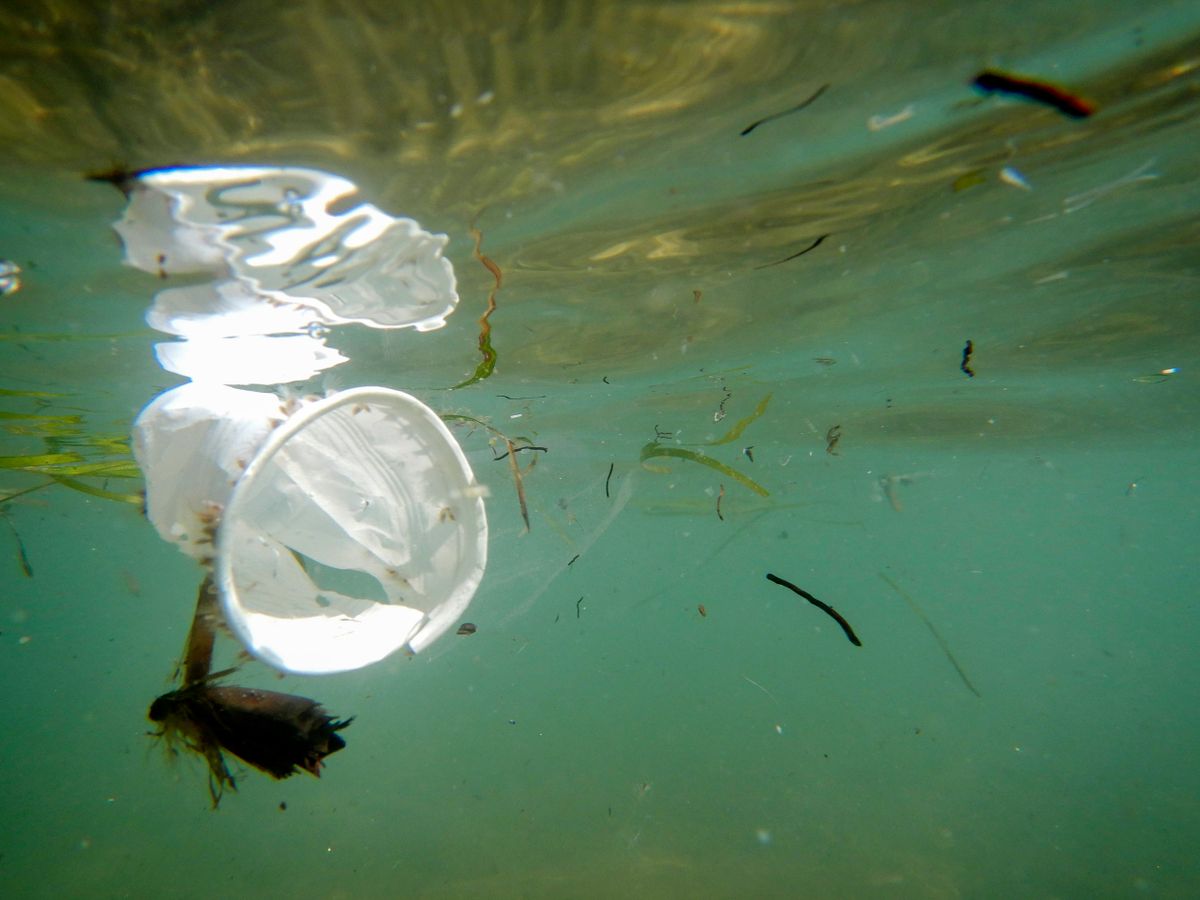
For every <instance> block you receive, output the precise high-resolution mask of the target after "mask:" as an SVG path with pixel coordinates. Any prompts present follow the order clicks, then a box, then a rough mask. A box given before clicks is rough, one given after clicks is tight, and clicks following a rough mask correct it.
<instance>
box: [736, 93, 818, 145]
mask: <svg viewBox="0 0 1200 900" xmlns="http://www.w3.org/2000/svg"><path fill="white" fill-rule="evenodd" d="M827 90H829V85H828V84H823V85H821V86H820V87H819V88H817V89H816V90H815V91H814V92H813V93H812V94H811V95H810V96H809V98H808V99H807V100H804V101H802V102H800V103H797V104H796V105H795V106H793V107H790V108H789V109H785V110H784V111H783V112H777V113H772V114H771V115H769V116H764V117H763V118H761V119H759V120H758V121H757V122H751V123H750V124H749V125H747V126H746V127H745V128H743V129H742V130H741V132H740V133H741V136H742V137H745V136H746V135H748V134H749V133H750V132H752V131H753V130H754V129H755V128H757V127H758V126H759V125H764V124H766V123H767V122H773V121H775V120H776V119H780V118H782V117H783V116H790V115H791V114H792V113H794V112H800V110H802V109H804V108H805V107H806V106H808V105H809V104H811V103H813V102H815V101H816V99H817V98H818V97H820V96H821V95H822V94H823V93H825V92H826V91H827Z"/></svg>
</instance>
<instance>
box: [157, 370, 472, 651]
mask: <svg viewBox="0 0 1200 900" xmlns="http://www.w3.org/2000/svg"><path fill="white" fill-rule="evenodd" d="M293 406H295V407H297V408H295V409H293V410H292V411H291V412H290V415H289V414H287V411H285V410H282V409H281V408H280V404H279V399H278V398H277V397H275V396H274V395H271V394H266V393H259V392H255V391H246V390H238V389H235V388H230V387H227V386H224V385H211V384H209V385H206V384H200V383H193V384H188V385H183V386H182V387H180V388H177V389H175V390H173V391H169V392H167V393H166V394H163V395H161V396H159V397H158V398H156V399H155V401H154V402H153V403H151V404H150V406H148V407H147V408H146V409H145V410H144V411H143V412H142V414H141V415H140V416H139V417H138V420H137V422H136V424H135V453H136V455H137V458H138V461H139V463H141V465H142V468H143V471H144V472H145V475H146V491H147V515H148V517H149V519H150V521H151V522H152V523H153V524H154V526H155V528H156V529H157V530H158V532H159V534H160V535H162V537H164V538H165V539H167V540H169V541H172V542H174V543H176V544H178V545H179V546H180V547H181V549H183V550H184V551H185V552H187V553H189V554H190V555H192V556H194V557H196V558H197V559H200V560H201V561H202V562H206V563H211V564H212V565H213V566H214V570H215V576H214V577H215V583H216V585H217V588H218V590H219V592H220V595H221V603H222V607H223V609H224V613H225V620H226V622H227V623H228V624H229V626H230V627H231V628H232V629H233V631H234V633H235V634H236V635H237V637H238V638H239V639H240V640H241V641H242V643H243V644H244V645H245V646H246V648H247V649H249V650H250V651H251V652H252V653H254V654H255V655H256V656H258V657H259V658H261V659H262V660H263V661H265V662H267V663H269V664H270V665H272V666H274V667H276V668H279V669H283V670H286V671H291V672H301V673H324V672H340V671H347V670H350V669H356V668H360V667H362V666H365V665H369V664H371V663H374V662H377V661H378V660H380V659H383V658H384V657H386V656H388V655H389V654H391V653H393V652H395V651H396V650H398V649H401V648H402V647H403V648H406V649H407V650H409V651H410V652H416V651H418V650H420V649H422V648H424V647H426V646H428V645H429V644H430V643H432V642H433V641H434V640H435V639H436V638H438V637H439V636H441V635H442V634H443V633H445V632H446V631H447V630H448V629H450V628H453V627H455V626H456V624H457V623H458V622H459V621H460V620H461V616H462V613H463V612H464V611H465V610H466V608H467V606H468V605H469V603H470V601H471V598H472V596H473V595H474V593H475V590H476V588H477V587H478V586H479V583H480V580H481V579H482V577H483V571H484V567H485V565H486V562H487V533H488V532H487V518H486V515H485V512H484V506H483V500H482V494H483V492H482V490H481V489H480V488H479V487H478V485H476V483H475V480H474V475H473V474H472V472H471V468H470V466H469V464H468V463H467V461H466V457H465V456H464V455H463V453H462V450H461V449H460V448H459V446H458V444H457V443H456V442H455V441H454V438H453V437H452V436H451V435H450V432H449V431H448V430H447V428H446V426H445V425H444V424H443V423H442V421H441V419H439V418H438V416H437V415H436V414H435V413H434V412H433V411H432V410H431V409H429V408H428V407H427V406H425V405H424V404H423V403H421V402H420V401H419V400H417V399H416V398H414V397H411V396H409V395H407V394H403V393H401V392H399V391H392V390H388V389H385V388H373V387H367V388H356V389H353V390H348V391H343V392H341V393H338V394H334V395H332V396H330V397H326V398H322V399H315V398H314V399H308V400H301V401H297V402H296V403H294V404H293Z"/></svg>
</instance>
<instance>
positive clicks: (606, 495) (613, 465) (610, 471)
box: [604, 463, 617, 497]
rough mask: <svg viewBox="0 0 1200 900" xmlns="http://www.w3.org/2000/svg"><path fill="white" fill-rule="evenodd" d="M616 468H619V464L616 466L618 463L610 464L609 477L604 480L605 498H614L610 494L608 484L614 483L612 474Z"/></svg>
mask: <svg viewBox="0 0 1200 900" xmlns="http://www.w3.org/2000/svg"><path fill="white" fill-rule="evenodd" d="M616 467H617V464H616V463H609V464H608V475H607V476H605V478H604V496H605V497H611V496H612V494H610V493H609V492H608V483H609V482H610V481H612V473H613V469H615V468H616Z"/></svg>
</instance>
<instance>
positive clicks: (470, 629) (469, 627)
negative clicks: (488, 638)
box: [454, 622, 476, 635]
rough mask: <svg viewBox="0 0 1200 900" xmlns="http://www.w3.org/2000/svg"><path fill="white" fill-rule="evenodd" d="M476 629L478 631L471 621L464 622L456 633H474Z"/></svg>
mask: <svg viewBox="0 0 1200 900" xmlns="http://www.w3.org/2000/svg"><path fill="white" fill-rule="evenodd" d="M475 631H476V628H475V626H474V625H473V624H472V623H471V622H463V623H462V624H461V625H459V626H458V631H456V632H454V633H455V634H464V635H466V634H474V633H475Z"/></svg>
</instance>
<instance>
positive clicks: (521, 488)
mask: <svg viewBox="0 0 1200 900" xmlns="http://www.w3.org/2000/svg"><path fill="white" fill-rule="evenodd" d="M504 443H506V444H507V445H508V466H509V468H510V469H512V474H513V481H514V482H516V485H517V500H518V502H519V503H520V504H521V519H522V521H524V522H525V530H526V531H529V509H528V507H527V506H526V505H525V484H524V482H522V481H521V467H520V466H518V465H517V454H516V453H515V452H514V448H513V442H512V441H510V440H509V439H508V438H505V439H504ZM534 458H535V459H536V458H537V457H534Z"/></svg>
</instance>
